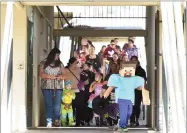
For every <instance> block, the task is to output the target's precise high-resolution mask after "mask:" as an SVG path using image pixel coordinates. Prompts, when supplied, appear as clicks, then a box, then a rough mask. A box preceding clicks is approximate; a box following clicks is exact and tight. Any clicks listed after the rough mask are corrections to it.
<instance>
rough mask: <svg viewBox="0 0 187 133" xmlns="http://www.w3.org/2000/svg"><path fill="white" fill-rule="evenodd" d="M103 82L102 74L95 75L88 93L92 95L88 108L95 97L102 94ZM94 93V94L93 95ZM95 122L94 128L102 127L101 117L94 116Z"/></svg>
mask: <svg viewBox="0 0 187 133" xmlns="http://www.w3.org/2000/svg"><path fill="white" fill-rule="evenodd" d="M102 82H103V74H102V73H97V74H96V76H95V81H94V82H93V83H92V84H91V86H90V89H89V92H90V93H92V94H91V95H90V97H89V100H88V107H89V108H92V101H93V99H94V98H95V97H97V96H100V95H101V94H102V91H103V90H102V86H103V84H102ZM93 92H94V93H93ZM94 116H95V120H96V126H102V124H103V119H102V116H99V115H97V114H94Z"/></svg>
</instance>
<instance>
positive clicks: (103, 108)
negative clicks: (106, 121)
mask: <svg viewBox="0 0 187 133" xmlns="http://www.w3.org/2000/svg"><path fill="white" fill-rule="evenodd" d="M92 108H93V111H94V113H96V114H97V115H103V114H105V113H107V112H108V99H105V98H100V96H97V97H96V98H94V100H93V102H92Z"/></svg>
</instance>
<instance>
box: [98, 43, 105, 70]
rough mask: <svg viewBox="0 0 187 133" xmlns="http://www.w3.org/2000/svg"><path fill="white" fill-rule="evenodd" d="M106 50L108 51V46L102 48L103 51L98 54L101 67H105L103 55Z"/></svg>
mask: <svg viewBox="0 0 187 133" xmlns="http://www.w3.org/2000/svg"><path fill="white" fill-rule="evenodd" d="M105 49H106V46H105V45H103V46H102V48H101V51H100V52H99V53H98V56H99V59H100V63H101V66H103V55H104V52H105Z"/></svg>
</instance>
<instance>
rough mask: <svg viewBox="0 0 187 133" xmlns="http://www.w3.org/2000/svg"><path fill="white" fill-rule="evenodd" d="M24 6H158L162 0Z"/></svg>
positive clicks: (84, 1)
mask: <svg viewBox="0 0 187 133" xmlns="http://www.w3.org/2000/svg"><path fill="white" fill-rule="evenodd" d="M22 3H24V5H30V6H158V5H159V4H160V0H152V1H151V2H143V1H142V2H138V1H137V0H136V1H133V0H132V1H131V2H127V1H123V0H121V1H116V2H110V1H104V0H103V1H102V0H100V1H98V0H93V1H91V2H90V1H88V0H80V1H79V2H76V1H75V0H74V1H73V0H68V2H67V1H64V2H63V1H60V2H27V1H24V2H22Z"/></svg>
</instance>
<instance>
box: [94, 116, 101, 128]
mask: <svg viewBox="0 0 187 133" xmlns="http://www.w3.org/2000/svg"><path fill="white" fill-rule="evenodd" d="M95 122H96V126H97V127H99V126H100V122H99V117H95Z"/></svg>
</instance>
